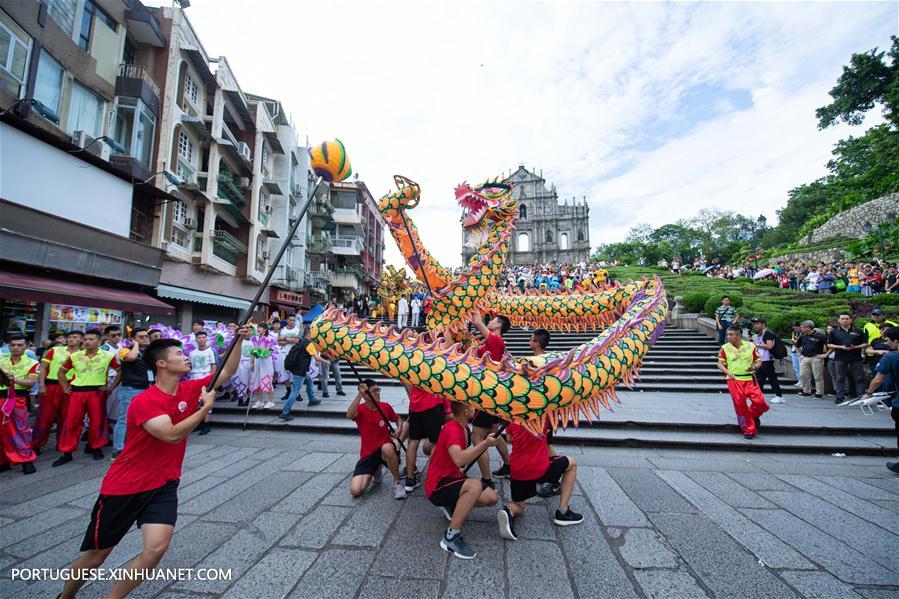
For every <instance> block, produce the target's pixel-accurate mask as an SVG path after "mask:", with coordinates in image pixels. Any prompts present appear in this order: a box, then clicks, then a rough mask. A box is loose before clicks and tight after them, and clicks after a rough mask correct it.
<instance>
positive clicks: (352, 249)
mask: <svg viewBox="0 0 899 599" xmlns="http://www.w3.org/2000/svg"><path fill="white" fill-rule="evenodd" d="M332 251H333V252H334V254H336V255H338V256H358V255H359V254H360V253H361V252H362V240H361V239H359V238H358V237H335V238H334V242H333V250H332Z"/></svg>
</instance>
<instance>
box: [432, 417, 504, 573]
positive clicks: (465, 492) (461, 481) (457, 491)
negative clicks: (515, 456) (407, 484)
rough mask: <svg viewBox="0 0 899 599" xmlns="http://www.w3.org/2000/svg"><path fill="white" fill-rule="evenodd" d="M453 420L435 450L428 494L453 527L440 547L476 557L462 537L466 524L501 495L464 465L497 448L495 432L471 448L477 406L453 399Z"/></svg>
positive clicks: (445, 429)
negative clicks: (471, 424)
mask: <svg viewBox="0 0 899 599" xmlns="http://www.w3.org/2000/svg"><path fill="white" fill-rule="evenodd" d="M452 409H453V419H452V420H450V421H449V422H447V423H446V424H445V425H444V426H443V430H441V431H440V437H439V438H438V439H437V445H435V446H434V451H433V452H432V453H431V461H430V463H429V464H428V476H427V477H426V478H425V495H427V496H428V499H430V500H431V503H433V504H434V505H436V506H438V507H440V508H442V509H443V513H444V515H445V516H446V519H447V520H449V521H450V524H449V528H447V530H446V533H444V535H443V537H442V538H441V539H440V547H441V548H442V549H444V550H445V551H448V552H450V553H452V554H453V555H455V556H456V557H459V558H462V559H473V558H474V557H475V556H476V555H477V553H476V552H475V551H474V549H472V548H471V546H469V545H468V544H467V543H466V542H465V541H464V540H463V539H462V524H463V523H464V522H465V519H466V518H468V515H469V514H470V513H471V510H472V509H474V508H475V506H477V507H489V506H491V505H496V502H497V500H498V499H499V496H498V495H497V494H496V491H494V490H493V489H492V488H491V487H490V486H489V485H487V484H486V483H485V482H484V481H483V480H480V481H479V480H477V479H474V478H468V477H466V476H465V475H464V474H463V473H462V467H463V466H465V465H466V464H468V463H470V462H471V461H472V460H475V459H477V457H478V455H480V454H481V453H484V452H486V451H487V448H488V447H496V442H497V440H498V438H497V437H494V436H493V435H490V436H488V437H487V438H486V439H484V440H483V441H481V442H480V443H478V444H477V445H474V446H472V447H468V445H469V443H468V422H469V421H470V420H471V418H472V416H473V415H474V408H472V407H471V406H469V405H468V404H465V403H461V402H456V401H454V402H452Z"/></svg>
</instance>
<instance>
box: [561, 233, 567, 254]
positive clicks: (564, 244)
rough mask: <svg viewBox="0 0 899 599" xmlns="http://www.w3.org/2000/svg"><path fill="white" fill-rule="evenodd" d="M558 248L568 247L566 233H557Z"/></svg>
mask: <svg viewBox="0 0 899 599" xmlns="http://www.w3.org/2000/svg"><path fill="white" fill-rule="evenodd" d="M559 249H560V250H567V249H568V233H567V232H566V233H560V234H559Z"/></svg>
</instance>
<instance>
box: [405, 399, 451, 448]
mask: <svg viewBox="0 0 899 599" xmlns="http://www.w3.org/2000/svg"><path fill="white" fill-rule="evenodd" d="M441 428H443V404H440V405H439V406H434V407H433V408H430V409H427V410H425V411H424V412H409V438H410V439H427V440H428V441H430V442H431V443H436V442H437V437H439V436H440V429H441Z"/></svg>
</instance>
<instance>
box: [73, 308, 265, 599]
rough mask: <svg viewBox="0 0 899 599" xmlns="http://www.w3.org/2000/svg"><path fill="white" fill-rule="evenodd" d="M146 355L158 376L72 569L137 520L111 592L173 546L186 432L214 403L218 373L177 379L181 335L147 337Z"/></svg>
mask: <svg viewBox="0 0 899 599" xmlns="http://www.w3.org/2000/svg"><path fill="white" fill-rule="evenodd" d="M251 334H252V332H251V329H250V328H249V327H246V326H245V327H243V328H241V329H240V331H239V333H238V335H239V337H240V339H246V338H248V337H249V336H250V335H251ZM145 356H146V358H145V359H146V362H147V366H148V367H150V368H151V369H152V370H153V371H154V373H155V380H156V382H155V383H154V384H153V386H151V387H150V388H149V389H147V390H146V391H144V392H143V393H141V394H139V395H138V396H137V397H135V398H134V399H133V400H132V401H131V405H130V406H129V409H128V415H127V419H128V431H127V438H128V442H127V443H126V444H125V448H124V449H123V450H122V453H121V454H120V455H119V459H117V460H116V461H115V462H113V463H112V466H110V467H109V471H108V472H107V473H106V477H105V478H104V479H103V483H102V485H101V486H100V496H99V497H98V498H97V502H96V503H95V504H94V509H93V511H92V512H91V522H90V525H89V526H88V529H87V532H86V533H85V535H84V540H83V541H82V543H81V551H83V553H82V554H81V557H79V558H78V559H77V560H75V562H74V563H73V564H72V566H71V571H72V572H79V571H83V570H86V569H92V568H99V567H100V566H101V565H102V564H103V562H104V561H105V560H106V558H107V556H109V554H110V552H111V551H112V550H113V548H114V547H115V546H116V545H117V544H118V543H119V541H121V540H122V538H123V537H124V536H125V534H126V533H127V532H128V531H129V530H130V529H131V526H132V525H133V524H134V523H135V522H137V526H138V527H139V528H140V529H141V534H142V536H143V541H144V546H143V550H142V551H141V552H140V553H139V554H137V556H136V557H134V559H132V560H131V561H130V562H129V563H128V564H127V565H126V566H125V570H126V571H127V572H126V573H125V574H123V576H122V577H121V579H120V580H119V581H118V582H117V583H116V584H115V586H114V587H113V589H112V591H111V593H110V596H112V597H124V596H126V595H127V594H128V593H130V592H131V591H132V590H134V589H135V588H136V587H137V586H138V585H139V584H140V583H141V581H142V580H143V578H146V577H147V575H149V571H150V570H152V569H153V568H155V567H156V565H157V564H158V563H159V560H161V559H162V556H163V555H164V554H165V552H166V550H167V549H168V547H169V543H170V542H171V540H172V534H173V533H174V530H175V521H176V520H177V516H178V482H179V479H180V478H181V465H182V463H183V462H184V450H185V448H186V446H187V437H188V436H190V433H191V431H193V430H194V428H196V427H197V425H199V424H200V423H201V422H202V421H203V418H204V417H205V416H206V414H208V413H209V411H210V410H211V409H212V405H213V403H214V402H215V389H214V387H215V385H212V387H213V388H212V389H209V388H207V385H210V383H211V382H212V378H213V376H214V375H209V376H207V377H204V378H202V379H197V380H193V381H185V382H183V383H181V382H179V381H180V380H181V377H183V376H184V375H186V374H187V373H188V372H190V360H189V359H188V357H187V356H186V355H184V352H183V351H182V349H181V342H179V341H178V340H177V339H158V340H156V341H154V342H152V343H150V345H149V347H148V348H147V350H146V352H145ZM239 361H240V353H239V352H231V353H230V355H229V358H228V361H227V362H226V364H225V365H224V367H222V372H221V373H220V377H219V379H218V380H219V381H222V380H227V379H228V377H230V376H231V375H233V374H234V372H235V371H236V370H237V363H238V362H239ZM198 400H199V402H200V409H199V410H197V409H196V406H197V402H198ZM142 573H144V574H145V576H143V577H142V576H141V574H142ZM84 582H85V580H84V579H82V577H78V576H72V577H70V578H69V580H66V583H65V587H64V589H63V592H62V595H61V597H63V598H64V599H68V598H72V597H75V594H76V593H77V592H78V590H79V589H80V588H81V586H82V585H83V584H84Z"/></svg>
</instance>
